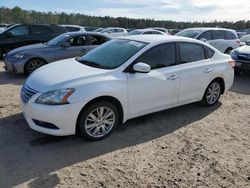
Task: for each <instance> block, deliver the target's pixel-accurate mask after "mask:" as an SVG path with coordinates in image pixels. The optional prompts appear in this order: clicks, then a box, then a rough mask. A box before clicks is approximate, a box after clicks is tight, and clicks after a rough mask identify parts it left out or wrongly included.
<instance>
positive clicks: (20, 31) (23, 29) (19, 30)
mask: <svg viewBox="0 0 250 188" xmlns="http://www.w3.org/2000/svg"><path fill="white" fill-rule="evenodd" d="M9 32H11V33H13V35H14V36H22V35H28V34H29V27H28V26H25V25H21V26H17V27H15V28H13V29H11V30H9Z"/></svg>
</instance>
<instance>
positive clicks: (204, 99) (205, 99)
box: [202, 80, 222, 106]
mask: <svg viewBox="0 0 250 188" xmlns="http://www.w3.org/2000/svg"><path fill="white" fill-rule="evenodd" d="M215 82H216V83H218V84H219V86H220V92H221V89H222V86H221V83H220V82H219V81H218V80H214V81H212V82H211V83H210V84H209V85H208V86H207V89H206V91H205V93H204V95H203V98H202V104H203V105H205V106H214V105H215V104H216V103H217V102H218V101H219V99H220V96H221V94H220V95H219V97H218V99H217V100H216V101H215V102H214V103H213V104H209V103H208V102H207V97H206V96H207V92H208V89H209V87H210V86H211V85H212V84H213V83H215Z"/></svg>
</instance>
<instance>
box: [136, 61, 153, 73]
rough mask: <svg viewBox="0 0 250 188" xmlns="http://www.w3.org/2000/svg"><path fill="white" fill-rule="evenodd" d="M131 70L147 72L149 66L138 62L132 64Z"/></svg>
mask: <svg viewBox="0 0 250 188" xmlns="http://www.w3.org/2000/svg"><path fill="white" fill-rule="evenodd" d="M133 70H134V71H135V72H139V73H149V72H150V70H151V68H150V66H149V65H148V64H146V63H142V62H140V63H136V64H134V65H133Z"/></svg>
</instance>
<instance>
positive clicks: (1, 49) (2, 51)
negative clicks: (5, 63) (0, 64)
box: [0, 48, 4, 60]
mask: <svg viewBox="0 0 250 188" xmlns="http://www.w3.org/2000/svg"><path fill="white" fill-rule="evenodd" d="M3 54H4V50H3V48H0V60H3Z"/></svg>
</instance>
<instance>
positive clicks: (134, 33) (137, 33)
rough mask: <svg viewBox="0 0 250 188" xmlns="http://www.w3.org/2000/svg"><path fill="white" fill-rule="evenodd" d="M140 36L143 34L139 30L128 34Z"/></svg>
mask: <svg viewBox="0 0 250 188" xmlns="http://www.w3.org/2000/svg"><path fill="white" fill-rule="evenodd" d="M140 34H141V31H139V30H134V31H131V32H129V33H128V35H140Z"/></svg>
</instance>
